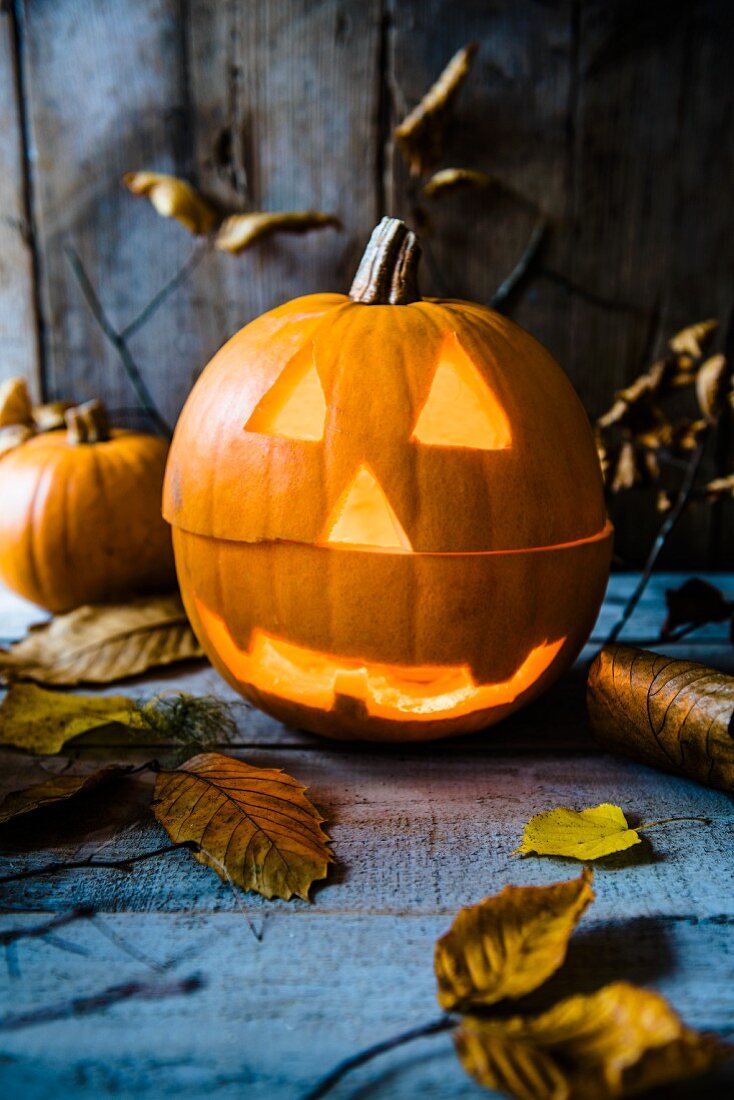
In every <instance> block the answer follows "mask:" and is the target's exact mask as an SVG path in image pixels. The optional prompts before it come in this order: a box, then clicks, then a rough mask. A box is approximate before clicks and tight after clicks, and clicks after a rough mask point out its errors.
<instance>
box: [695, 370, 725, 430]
mask: <svg viewBox="0 0 734 1100" xmlns="http://www.w3.org/2000/svg"><path fill="white" fill-rule="evenodd" d="M728 387H729V368H728V366H727V362H726V357H725V356H723V355H712V356H711V358H710V359H707V360H706V362H705V363H703V364H702V365H701V367H700V369H699V371H698V373H697V374H696V398H697V400H698V407H699V408H700V410H701V412H702V414H703V416H704V418H705V419H706V420H708V421H709V422H710V423H713V421H715V420H716V418H717V417H718V416H719V414H720V413H721V412H722V410H723V408H724V404H725V401H726V391H727V389H728Z"/></svg>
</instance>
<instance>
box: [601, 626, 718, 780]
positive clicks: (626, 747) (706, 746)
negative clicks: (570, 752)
mask: <svg viewBox="0 0 734 1100" xmlns="http://www.w3.org/2000/svg"><path fill="white" fill-rule="evenodd" d="M586 701H587V706H588V712H589V720H590V722H591V729H592V732H593V734H594V737H595V738H596V739H597V741H599V742H600V744H601V745H602V746H603V747H604V748H605V749H608V750H609V751H610V752H619V753H622V754H624V755H625V756H632V757H634V758H635V759H636V760H640V761H642V763H643V764H650V765H652V767H655V768H662V769H663V770H664V771H669V772H677V773H678V774H679V775H685V776H688V777H689V778H690V779H696V780H698V782H699V783H705V784H706V785H707V786H710V787H720V788H721V789H722V790H725V791H734V676H727V675H726V674H725V673H723V672H717V671H716V670H715V669H713V668H707V667H706V665H702V664H698V662H696V661H682V660H677V659H676V658H673V657H664V656H662V655H661V654H659V653H651V652H649V651H647V650H642V649H635V648H633V647H632V646H625V645H608V646H604V648H603V649H602V650H601V651H600V653H599V654H598V655H597V656H596V658H595V660H594V662H593V664H592V665H591V668H590V669H589V679H588V684H587V697H586Z"/></svg>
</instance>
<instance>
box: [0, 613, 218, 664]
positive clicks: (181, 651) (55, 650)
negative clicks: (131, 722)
mask: <svg viewBox="0 0 734 1100" xmlns="http://www.w3.org/2000/svg"><path fill="white" fill-rule="evenodd" d="M203 655H204V654H203V650H202V649H201V647H200V645H199V643H198V641H197V640H196V637H195V635H194V632H193V631H192V629H191V627H190V626H189V622H188V619H187V618H186V612H185V611H184V608H183V604H182V603H181V599H180V597H179V596H178V595H171V596H155V597H150V598H142V599H138V600H131V601H130V602H129V603H125V604H94V605H88V606H86V607H79V608H77V609H76V610H75V611H70V612H68V614H66V615H57V616H56V617H55V618H53V619H51V620H50V621H49V622H46V623H42V624H41V625H39V626H35V627H32V628H31V630H30V631H29V633H28V635H27V636H26V637H25V638H24V639H23V640H22V641H20V642H16V643H15V644H14V645H13V646H11V647H10V649H9V650H7V651H0V676H5V677H6V678H7V679H14V680H36V681H38V682H39V683H42V684H64V685H73V684H79V683H94V684H105V683H110V682H112V681H115V680H122V679H124V678H125V677H126V676H136V675H138V673H140V672H145V671H146V670H147V669H149V668H156V667H157V666H159V665H169V664H172V663H173V662H175V661H188V660H191V659H192V658H196V657H203Z"/></svg>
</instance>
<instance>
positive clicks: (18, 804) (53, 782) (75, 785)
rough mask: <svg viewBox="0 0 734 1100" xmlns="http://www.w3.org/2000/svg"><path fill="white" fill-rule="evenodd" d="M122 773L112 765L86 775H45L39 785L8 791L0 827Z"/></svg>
mask: <svg viewBox="0 0 734 1100" xmlns="http://www.w3.org/2000/svg"><path fill="white" fill-rule="evenodd" d="M123 771H124V768H120V767H117V766H114V765H113V766H111V767H108V768H98V769H97V771H94V772H89V773H88V774H87V775H69V774H68V773H66V772H65V773H64V774H63V775H52V776H49V778H48V779H44V781H43V782H42V783H35V784H34V785H33V786H32V787H26V788H25V789H24V790H22V791H11V793H10V794H7V795H6V796H5V798H4V799H3V801H2V802H0V825H4V824H5V823H6V821H12V820H14V819H15V818H17V817H21V816H24V815H26V814H31V813H35V811H36V810H43V809H46V807H48V806H52V805H54V804H56V803H58V802H66V801H68V800H69V799H70V798H76V797H77V795H80V794H85V793H87V792H88V791H91V790H93V789H94V788H95V787H99V786H101V784H103V783H106V782H108V780H110V779H112V778H113V777H115V776H118V775H121V774H122V772H123Z"/></svg>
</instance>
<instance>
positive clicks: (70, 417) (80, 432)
mask: <svg viewBox="0 0 734 1100" xmlns="http://www.w3.org/2000/svg"><path fill="white" fill-rule="evenodd" d="M64 420H65V421H66V429H67V430H66V438H67V440H68V442H69V443H72V444H74V445H77V444H79V443H105V442H106V441H107V440H108V439H109V438H110V422H109V419H108V416H107V409H106V408H105V407H104V405H103V403H102V402H101V401H98V400H97V399H96V398H95V400H94V401H86V402H85V403H84V404H83V405H75V406H74V408H72V409H67V410H66V412H65V413H64Z"/></svg>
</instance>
